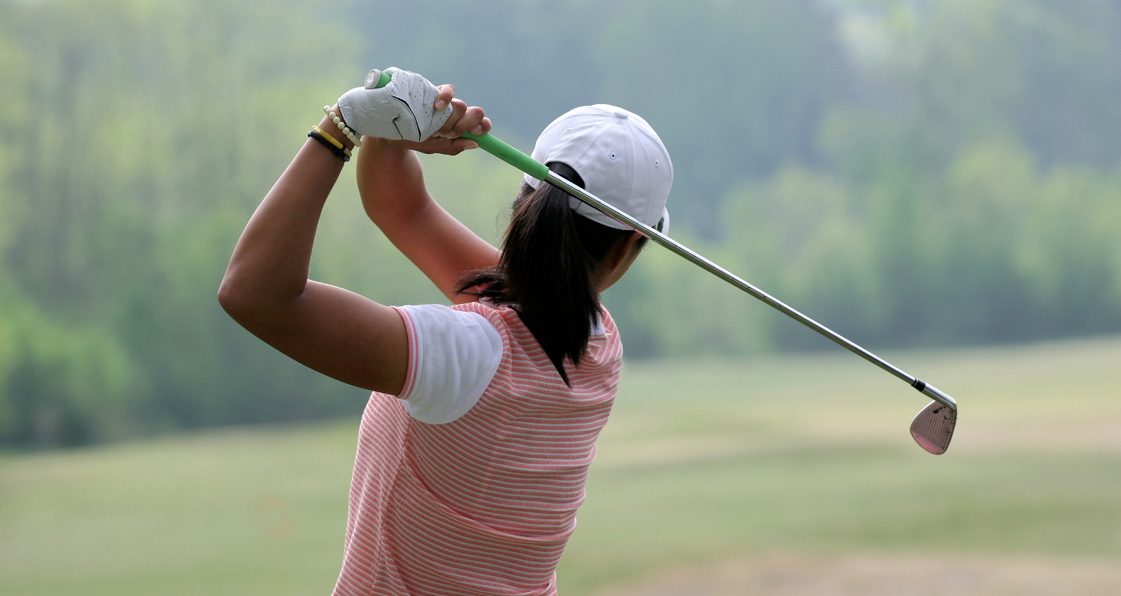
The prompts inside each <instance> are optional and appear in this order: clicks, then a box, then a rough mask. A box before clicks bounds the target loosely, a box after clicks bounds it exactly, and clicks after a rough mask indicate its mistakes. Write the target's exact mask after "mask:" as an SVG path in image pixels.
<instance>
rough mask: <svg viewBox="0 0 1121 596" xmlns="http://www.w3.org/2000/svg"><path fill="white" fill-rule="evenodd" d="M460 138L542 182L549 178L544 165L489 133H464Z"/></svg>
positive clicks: (547, 170) (547, 169)
mask: <svg viewBox="0 0 1121 596" xmlns="http://www.w3.org/2000/svg"><path fill="white" fill-rule="evenodd" d="M460 136H461V137H462V138H464V139H471V140H472V141H475V142H476V143H478V144H479V148H480V149H483V150H484V151H486V152H487V153H490V154H491V155H493V156H495V157H497V158H498V159H501V160H502V161H504V162H506V163H508V164H510V165H512V166H514V167H515V168H518V169H519V170H521V171H523V172H525V173H526V174H529V175H530V176H533V177H534V178H537V179H538V180H544V179H546V178H548V177H549V168H547V167H545V165H544V164H542V163H541V162H539V161H537V160H536V159H533V158H532V157H530V156H528V155H526V154H525V153H522V152H521V151H518V150H517V149H515V148H513V147H511V146H510V145H507V144H506V143H504V142H502V141H501V140H500V139H499V138H498V137H495V136H491V134H490V133H485V134H481V135H473V134H471V133H469V132H465V133H463V134H462V135H460Z"/></svg>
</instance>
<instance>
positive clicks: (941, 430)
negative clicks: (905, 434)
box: [911, 401, 958, 455]
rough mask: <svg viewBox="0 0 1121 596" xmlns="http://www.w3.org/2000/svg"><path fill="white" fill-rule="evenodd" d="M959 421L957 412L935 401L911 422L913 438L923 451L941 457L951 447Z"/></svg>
mask: <svg viewBox="0 0 1121 596" xmlns="http://www.w3.org/2000/svg"><path fill="white" fill-rule="evenodd" d="M957 421H958V413H957V411H956V410H954V409H952V408H950V407H948V406H946V405H943V404H941V403H938V402H936V401H933V402H930V405H928V406H926V407H925V408H923V409H922V411H921V412H919V414H918V416H915V419H914V420H913V421H912V422H911V436H912V437H914V438H915V442H916V443H918V444H919V446H920V447H922V448H923V449H926V450H927V451H929V452H931V453H933V454H934V455H941V454H943V453H945V452H946V449H947V448H948V447H949V446H950V439H952V438H953V436H954V426H955V425H956V424H957Z"/></svg>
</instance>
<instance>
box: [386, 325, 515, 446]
mask: <svg viewBox="0 0 1121 596" xmlns="http://www.w3.org/2000/svg"><path fill="white" fill-rule="evenodd" d="M402 308H404V309H405V310H406V311H408V313H409V318H411V319H412V325H411V327H410V328H409V333H410V334H412V336H413V341H412V342H410V343H411V344H412V345H413V346H415V347H416V348H415V351H414V353H411V354H409V358H411V359H413V366H412V367H410V368H412V369H413V371H414V372H413V375H414V378H413V380H412V387H411V388H410V390H409V392H408V394H406V395H401V396H400V397H401V399H403V400H404V403H405V410H407V411H408V412H409V415H410V416H412V417H413V418H414V419H416V420H419V421H421V422H424V423H426V424H447V423H449V422H454V421H455V420H457V419H459V418H460V417H462V416H463V415H465V414H467V412H470V411H471V408H473V407H475V404H476V403H478V402H479V398H481V397H482V396H483V392H485V391H486V389H487V387H488V386H489V385H490V382H491V379H493V378H494V374H495V373H496V372H498V365H499V363H501V362H502V336H501V335H500V334H499V333H498V330H496V329H495V328H494V326H493V325H492V324H491V323H490V321H488V320H487V318H486V317H484V316H482V315H480V314H478V313H473V312H461V311H457V310H452V309H451V308H448V307H447V306H441V305H438V304H427V305H422V306H405V307H402ZM406 384H408V382H406Z"/></svg>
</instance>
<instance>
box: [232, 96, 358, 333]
mask: <svg viewBox="0 0 1121 596" xmlns="http://www.w3.org/2000/svg"><path fill="white" fill-rule="evenodd" d="M329 124H330V121H329V120H328V119H327V118H324V119H323V122H321V123H320V128H322V129H324V130H325V131H327V132H328V133H329V134H333V135H336V138H340V140H341V141H342V142H344V143H345V144H347V145H349V142H348V141H346V138H345V137H344V136H343V135H342V134H340V133H339V132H338V129H337V128H334V125H333V124H331V127H332V128H333V130H331V129H329V128H328V125H329ZM342 167H343V161H342V160H340V159H339V158H338V157H336V156H335V155H333V154H332V153H331V152H330V151H328V150H327V149H325V148H324V147H323V146H322V145H320V144H319V143H318V142H317V141H315V140H314V139H311V138H309V139H308V140H307V142H306V143H305V144H304V146H303V147H302V148H301V149H300V151H299V152H298V153H297V154H296V157H295V158H294V159H293V160H292V163H291V164H290V165H289V166H288V168H287V169H286V170H285V171H284V173H283V174H282V175H281V176H280V179H279V180H277V182H276V184H274V185H273V187H272V189H271V190H270V191H269V192H268V194H267V195H266V196H265V198H264V200H263V201H262V202H261V204H260V206H258V207H257V210H256V212H254V214H253V217H252V218H251V219H250V220H249V223H248V224H247V225H246V227H245V231H244V232H242V235H241V238H240V239H239V240H238V242H237V246H236V247H235V248H234V252H233V256H232V257H231V259H230V264H229V266H228V268H227V269H226V274H225V277H224V278H223V280H222V287H221V289H220V291H219V297H220V299H221V302H222V304H223V306H225V307H226V308H227V310H230V311H231V315H235V318H240V317H245V316H250V315H252V316H268V315H269V310H270V309H275V308H280V307H283V305H284V304H285V303H286V302H290V301H292V300H295V299H297V298H299V297H300V295H301V294H303V292H304V289H305V287H306V285H307V278H308V270H309V266H310V263H311V252H312V246H313V243H314V240H315V232H316V228H317V226H318V223H319V217H320V214H321V212H322V209H323V205H324V203H325V202H326V199H327V195H328V194H330V192H331V189H332V188H333V187H334V184H335V182H336V181H337V180H338V176H339V173H340V172H341V171H342ZM235 311H236V313H235ZM239 315H240V317H239Z"/></svg>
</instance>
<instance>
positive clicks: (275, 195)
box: [218, 118, 409, 394]
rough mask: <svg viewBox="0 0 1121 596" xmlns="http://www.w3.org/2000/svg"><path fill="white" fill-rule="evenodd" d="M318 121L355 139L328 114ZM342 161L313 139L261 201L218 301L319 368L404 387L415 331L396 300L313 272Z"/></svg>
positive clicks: (348, 379)
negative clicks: (409, 330)
mask: <svg viewBox="0 0 1121 596" xmlns="http://www.w3.org/2000/svg"><path fill="white" fill-rule="evenodd" d="M319 127H320V128H321V129H323V130H324V131H326V133H327V134H331V135H332V136H333V137H334V138H335V139H336V140H337V141H339V142H340V143H342V144H344V145H345V146H347V147H348V148H349V147H350V145H351V143H350V141H349V140H348V139H347V138H346V137H345V136H343V135H342V134H341V133H339V130H338V128H336V127H334V125H333V124H332V123H331V122H330V121H329V120H328V119H326V118H324V119H323V121H322V122H320V124H319ZM342 169H343V161H342V160H341V159H340V158H339V157H336V156H335V155H334V154H333V153H332V152H331V151H330V150H328V149H327V148H325V147H324V146H322V145H321V144H320V143H318V142H317V141H315V140H313V139H311V138H309V139H308V140H307V142H306V143H304V146H303V148H301V149H300V151H299V153H297V154H296V157H295V159H293V160H292V163H291V164H290V165H289V166H288V168H287V169H286V170H285V171H284V174H282V175H281V176H280V179H279V180H277V182H276V184H274V185H273V187H272V189H271V190H270V191H269V192H268V194H267V195H266V196H265V198H264V200H263V201H261V204H260V206H258V207H257V210H256V212H254V213H253V217H252V218H250V220H249V223H248V224H247V225H246V226H245V231H243V232H242V234H241V238H240V239H239V240H238V242H237V246H236V247H235V248H234V252H233V256H232V257H231V258H230V264H229V266H228V267H227V269H226V274H225V276H224V277H223V279H222V286H221V288H220V289H219V291H218V300H219V302H220V303H221V304H222V307H223V308H225V309H226V312H227V313H229V314H230V316H231V317H232V318H233V319H234V320H236V321H237V322H238V323H239V324H241V326H243V327H245V328H246V329H247V330H249V331H250V332H251V333H253V334H254V335H256V336H257V337H259V338H261V339H262V340H263V341H265V342H266V343H268V344H269V345H271V346H272V347H274V348H276V349H277V350H280V351H281V352H283V353H284V354H286V355H288V356H289V357H291V358H293V359H294V360H296V361H298V362H300V363H302V364H304V365H306V366H308V367H309V368H312V369H314V370H316V371H318V372H320V373H323V374H325V375H328V376H330V377H333V378H335V379H338V380H340V381H343V382H345V383H349V384H351V385H355V386H358V387H362V388H364V389H370V390H375V391H382V392H386V393H393V394H396V393H399V392H400V391H401V388H402V386H403V385H404V382H405V373H406V370H407V367H408V357H409V353H408V339H407V337H406V335H405V325H404V322H403V321H402V320H401V317H400V315H398V314H397V312H396V311H394V310H393V309H391V308H388V307H386V306H382V305H380V304H378V303H376V302H374V301H372V300H369V299H367V298H364V297H362V296H359V295H357V294H354V293H352V292H348V291H346V290H344V289H342V288H337V287H334V286H330V285H327V284H322V283H318V282H314V281H311V280H309V279H308V268H309V264H310V262H311V251H312V243H313V241H314V239H315V231H316V227H317V225H318V223H319V217H320V214H321V212H322V209H323V204H324V202H325V201H326V199H327V195H328V194H329V193H330V192H331V188H332V187H333V186H334V184H335V181H336V180H337V179H338V176H339V173H340V172H341V171H342Z"/></svg>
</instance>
